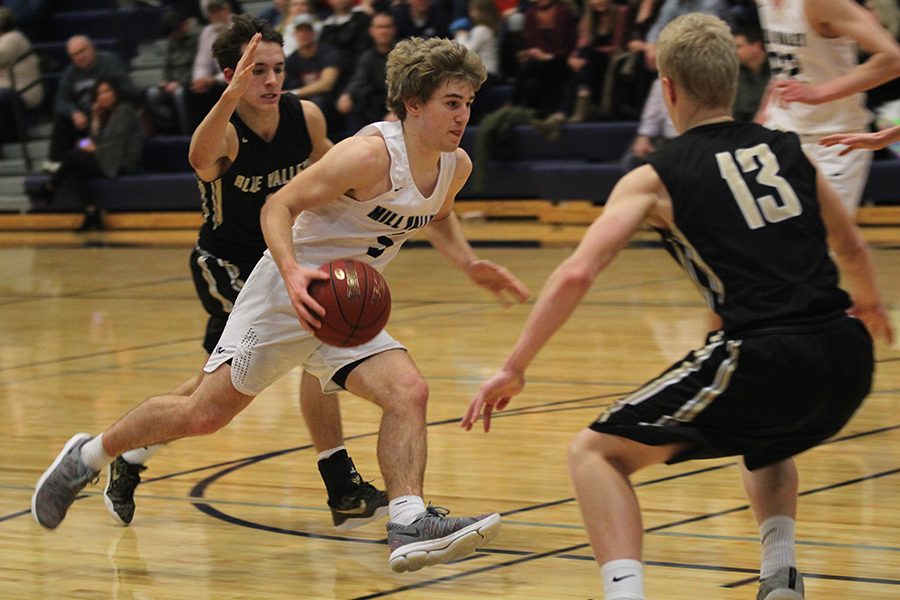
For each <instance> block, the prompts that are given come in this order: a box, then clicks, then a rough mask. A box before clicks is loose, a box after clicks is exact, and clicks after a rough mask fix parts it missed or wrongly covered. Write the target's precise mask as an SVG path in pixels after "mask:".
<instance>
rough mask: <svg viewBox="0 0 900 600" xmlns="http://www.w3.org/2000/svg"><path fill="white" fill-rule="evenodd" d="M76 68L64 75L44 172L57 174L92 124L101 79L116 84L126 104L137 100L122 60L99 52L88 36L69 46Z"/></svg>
mask: <svg viewBox="0 0 900 600" xmlns="http://www.w3.org/2000/svg"><path fill="white" fill-rule="evenodd" d="M66 52H67V53H68V55H69V58H71V59H72V64H71V65H69V66H68V67H66V69H65V71H63V74H62V78H61V79H60V81H59V87H58V88H57V90H56V99H55V102H54V107H53V112H54V122H53V131H52V133H51V134H50V161H49V163H45V165H44V170H46V171H50V172H52V171H54V170H55V169H56V168H58V167H59V161H61V160H62V159H63V157H64V156H66V155H67V154H68V153H69V152H70V151H71V150H72V148H73V147H74V146H75V143H76V142H77V141H78V139H79V138H83V137H84V136H85V135H86V134H87V130H88V125H89V124H90V116H91V103H92V102H93V98H92V90H93V89H94V85H95V84H96V82H97V81H98V80H100V79H103V80H106V81H112V82H113V84H114V86H115V89H116V90H117V92H118V96H119V97H120V98H122V99H123V100H126V99H127V100H131V99H132V98H134V85H133V84H132V83H131V77H130V76H129V75H128V71H127V70H126V68H125V64H124V63H123V62H122V59H121V58H119V57H118V56H117V55H116V54H113V53H112V52H106V51H104V50H97V49H96V48H94V43H93V42H92V41H91V39H90V38H89V37H88V36H86V35H76V36H73V37H71V38H69V41H68V42H67V43H66Z"/></svg>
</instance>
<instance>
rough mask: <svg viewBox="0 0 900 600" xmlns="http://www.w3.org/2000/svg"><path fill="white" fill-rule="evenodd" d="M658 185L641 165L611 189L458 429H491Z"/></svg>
mask: <svg viewBox="0 0 900 600" xmlns="http://www.w3.org/2000/svg"><path fill="white" fill-rule="evenodd" d="M661 189H662V182H661V181H660V179H659V176H658V175H657V173H656V171H654V170H653V168H652V167H651V166H649V165H644V166H642V167H639V168H638V169H636V170H634V171H631V172H630V173H628V174H627V175H625V177H623V178H622V179H621V180H620V181H619V183H618V184H616V187H615V188H614V189H613V191H612V194H611V195H610V197H609V200H608V201H607V202H606V205H605V207H604V209H603V213H602V214H601V215H600V216H599V217H598V218H597V220H595V221H594V223H593V224H592V225H591V226H590V228H589V229H588V230H587V232H586V233H585V235H584V237H583V238H582V240H581V243H579V244H578V248H576V250H575V252H574V253H573V254H572V255H571V256H570V257H569V258H567V259H565V260H564V261H563V262H562V263H560V265H559V266H558V267H556V269H555V270H554V271H553V273H552V274H551V275H550V278H549V279H548V280H547V283H546V284H544V289H543V290H541V294H540V296H539V297H538V299H537V302H536V303H535V305H534V309H533V310H532V311H531V315H529V317H528V320H527V321H526V322H525V326H524V328H523V329H522V333H521V335H520V336H519V340H518V341H517V342H516V345H515V347H514V348H513V350H512V352H511V353H510V354H509V357H508V358H507V359H506V362H505V363H504V365H503V367H502V368H501V369H500V371H498V372H497V373H496V374H495V375H494V376H493V377H492V378H491V379H490V380H488V381H487V382H486V383H485V384H484V385H482V386H481V389H480V390H479V391H478V394H477V395H476V396H475V397H474V398H473V399H472V401H471V403H470V404H469V408H468V410H467V412H466V415H465V416H464V417H463V420H462V422H461V423H460V425H461V426H462V427H463V428H465V429H467V430H469V429H471V428H472V426H473V425H474V424H475V422H476V421H477V420H478V417H479V415H481V414H482V413H483V414H484V428H485V431H488V430H489V429H490V417H491V413H492V412H493V410H494V408H495V407H496V409H497V410H501V409H503V408H504V407H505V406H506V405H507V404H508V403H509V401H510V399H511V398H512V396H514V395H516V394H518V393H519V392H521V391H522V388H523V387H524V385H525V369H526V368H527V367H528V365H529V364H531V361H532V360H533V359H534V357H535V356H536V355H537V353H538V352H539V351H540V349H541V348H543V347H544V345H545V344H546V343H547V342H548V341H549V340H550V338H551V337H552V336H553V334H555V333H556V332H557V331H558V330H559V328H560V327H562V325H563V324H564V323H565V322H566V321H567V320H568V319H569V317H570V316H571V314H572V313H573V312H574V310H575V307H577V306H578V304H579V303H580V302H581V299H582V298H583V297H584V295H585V294H586V293H587V291H588V290H589V289H590V287H591V285H593V283H594V280H595V279H596V278H597V275H599V274H600V272H601V271H602V270H603V269H604V268H606V266H607V265H608V264H609V263H610V262H612V260H613V258H615V256H616V254H618V253H619V251H620V250H621V249H622V248H624V247H625V245H626V244H627V243H628V240H629V239H631V236H632V235H634V233H635V232H636V231H637V230H638V228H639V227H640V226H641V223H643V222H644V220H645V219H646V218H647V217H648V216H649V215H650V213H651V212H652V211H653V210H654V208H656V207H657V204H658V202H659V199H660V197H661V195H660V191H661Z"/></svg>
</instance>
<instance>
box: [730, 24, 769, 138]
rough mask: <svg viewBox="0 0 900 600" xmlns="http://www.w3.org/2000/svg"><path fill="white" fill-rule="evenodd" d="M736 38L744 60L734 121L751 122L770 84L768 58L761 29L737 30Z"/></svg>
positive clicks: (735, 99) (740, 57)
mask: <svg viewBox="0 0 900 600" xmlns="http://www.w3.org/2000/svg"><path fill="white" fill-rule="evenodd" d="M734 41H735V43H736V44H737V55H738V60H740V62H741V70H740V72H739V73H738V86H737V95H736V96H735V98H734V120H735V121H739V122H744V123H749V122H750V121H752V120H753V119H754V117H756V111H757V109H758V108H759V103H760V101H761V100H762V98H763V95H764V94H765V93H766V86H767V85H768V84H769V57H768V56H767V55H766V46H765V44H764V43H763V35H762V31H761V30H759V29H750V28H745V29H739V30H737V31H735V33H734Z"/></svg>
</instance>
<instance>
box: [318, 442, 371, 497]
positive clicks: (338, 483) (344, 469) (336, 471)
mask: <svg viewBox="0 0 900 600" xmlns="http://www.w3.org/2000/svg"><path fill="white" fill-rule="evenodd" d="M319 473H320V474H321V475H322V480H323V481H324V482H325V488H326V489H327V490H328V499H329V500H330V501H334V502H337V501H338V500H340V499H341V497H342V496H343V495H344V494H346V493H347V492H348V491H350V490H352V489H353V488H354V487H356V486H357V485H360V484H361V483H362V482H363V480H362V477H360V476H359V473H357V472H356V467H355V466H354V465H353V459H351V458H350V455H349V454H347V451H346V450H338V451H337V452H335V453H334V454H332V455H331V456H329V457H328V458H326V459H325V460H320V461H319Z"/></svg>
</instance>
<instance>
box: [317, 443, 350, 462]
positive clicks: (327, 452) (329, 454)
mask: <svg viewBox="0 0 900 600" xmlns="http://www.w3.org/2000/svg"><path fill="white" fill-rule="evenodd" d="M346 449H347V447H346V446H335V447H334V448H329V449H328V450H324V451H322V452H319V454H318V456H317V457H316V460H325V459H326V458H331V457H332V456H334V455H335V454H337V453H338V452H340V451H341V450H346Z"/></svg>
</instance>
